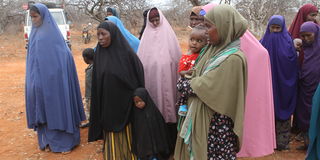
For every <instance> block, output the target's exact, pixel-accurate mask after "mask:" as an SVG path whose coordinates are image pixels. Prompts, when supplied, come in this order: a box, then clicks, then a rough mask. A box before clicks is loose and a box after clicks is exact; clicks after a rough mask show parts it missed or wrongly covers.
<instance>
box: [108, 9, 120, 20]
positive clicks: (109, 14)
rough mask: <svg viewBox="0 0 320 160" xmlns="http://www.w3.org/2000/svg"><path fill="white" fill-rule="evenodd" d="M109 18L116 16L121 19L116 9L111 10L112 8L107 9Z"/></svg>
mask: <svg viewBox="0 0 320 160" xmlns="http://www.w3.org/2000/svg"><path fill="white" fill-rule="evenodd" d="M107 16H115V17H118V18H120V16H119V14H118V12H117V10H116V9H115V8H111V7H109V8H107Z"/></svg>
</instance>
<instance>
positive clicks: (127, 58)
mask: <svg viewBox="0 0 320 160" xmlns="http://www.w3.org/2000/svg"><path fill="white" fill-rule="evenodd" d="M98 28H103V29H105V30H107V31H109V32H110V37H111V44H110V46H108V47H102V46H101V45H100V44H98V45H97V50H96V52H95V57H94V63H93V72H92V93H91V96H92V97H91V110H90V127H89V141H95V140H98V139H102V138H103V132H122V131H124V130H125V127H126V126H127V125H128V123H129V121H130V116H131V113H132V107H133V100H132V96H133V92H134V90H135V89H136V88H138V87H143V86H144V78H143V66H142V64H141V62H140V60H139V58H138V56H137V55H136V54H135V53H134V52H133V50H132V49H131V47H130V46H129V44H128V42H127V40H126V39H125V38H124V37H123V35H122V34H121V32H120V30H119V29H118V27H117V26H116V25H115V24H114V23H112V22H103V23H101V24H100V25H99V27H98Z"/></svg>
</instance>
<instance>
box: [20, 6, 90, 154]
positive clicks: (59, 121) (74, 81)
mask: <svg viewBox="0 0 320 160" xmlns="http://www.w3.org/2000/svg"><path fill="white" fill-rule="evenodd" d="M30 16H31V20H32V30H31V33H30V41H29V47H28V54H27V62H26V63H27V66H26V86H25V96H26V97H25V98H26V113H27V123H28V128H30V129H34V130H35V131H37V134H38V143H39V147H40V149H41V150H45V149H46V150H47V149H50V150H51V151H52V152H70V151H71V150H72V148H73V147H75V146H76V145H78V144H79V143H80V132H79V127H78V126H79V125H80V122H81V121H83V120H85V115H84V111H83V104H82V100H81V93H80V87H79V82H78V76H77V72H76V67H75V64H74V60H73V57H72V54H71V52H70V49H69V48H68V46H67V45H66V43H65V41H64V39H63V36H62V34H61V33H60V30H59V28H58V26H57V24H56V22H55V20H54V19H53V17H52V16H51V14H50V12H49V10H48V8H47V7H46V6H45V5H43V4H39V3H37V4H35V5H34V6H32V7H31V9H30Z"/></svg>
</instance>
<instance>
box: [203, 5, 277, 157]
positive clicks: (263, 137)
mask: <svg viewBox="0 0 320 160" xmlns="http://www.w3.org/2000/svg"><path fill="white" fill-rule="evenodd" d="M216 5H217V4H214V3H210V4H208V5H205V6H203V8H202V9H203V10H202V11H201V12H200V14H205V13H206V12H208V11H209V10H210V9H212V8H213V7H214V6H216ZM240 49H241V50H242V51H243V52H244V54H245V56H246V58H247V64H248V87H247V96H246V105H245V116H244V129H243V137H242V140H243V143H242V147H241V150H240V152H239V153H238V154H237V156H238V157H261V156H265V155H269V154H272V153H273V152H274V148H276V142H275V119H274V106H273V92H272V77H271V65H270V59H269V55H268V51H267V50H266V49H265V48H264V47H263V46H262V45H261V44H260V42H259V41H258V40H257V39H256V38H255V37H254V36H253V35H252V34H251V33H250V31H247V32H246V33H245V34H244V35H243V36H242V37H241V38H240Z"/></svg>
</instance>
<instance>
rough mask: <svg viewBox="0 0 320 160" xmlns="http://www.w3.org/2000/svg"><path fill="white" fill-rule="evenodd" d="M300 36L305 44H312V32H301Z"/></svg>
mask: <svg viewBox="0 0 320 160" xmlns="http://www.w3.org/2000/svg"><path fill="white" fill-rule="evenodd" d="M300 37H301V39H302V41H303V42H304V43H306V44H312V43H313V42H314V39H315V38H314V33H313V32H301V33H300Z"/></svg>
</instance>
